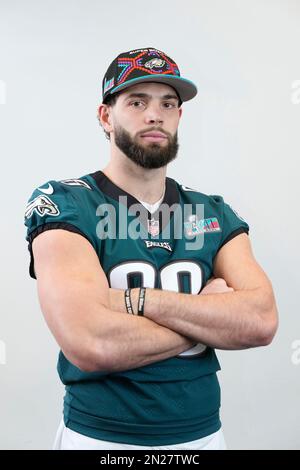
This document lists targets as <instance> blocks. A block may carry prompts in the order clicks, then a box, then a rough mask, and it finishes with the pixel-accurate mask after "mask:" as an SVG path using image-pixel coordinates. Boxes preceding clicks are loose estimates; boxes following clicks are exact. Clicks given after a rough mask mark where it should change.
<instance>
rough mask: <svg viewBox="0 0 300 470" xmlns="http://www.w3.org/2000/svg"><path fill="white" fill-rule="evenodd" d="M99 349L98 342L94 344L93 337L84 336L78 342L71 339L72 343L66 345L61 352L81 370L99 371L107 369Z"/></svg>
mask: <svg viewBox="0 0 300 470" xmlns="http://www.w3.org/2000/svg"><path fill="white" fill-rule="evenodd" d="M98 343H99V342H98ZM99 349H100V347H99V344H97V345H95V344H94V341H93V339H91V338H85V339H84V340H81V341H80V342H78V341H77V342H75V341H73V342H72V345H71V346H69V347H66V348H65V349H64V351H63V352H64V355H65V356H66V358H67V359H68V360H69V361H70V362H71V363H72V364H73V365H74V366H75V367H77V368H78V369H80V370H81V371H82V372H99V371H105V370H107V364H105V359H104V354H103V352H102V350H99Z"/></svg>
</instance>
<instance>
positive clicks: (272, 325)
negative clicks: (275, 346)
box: [257, 303, 279, 346]
mask: <svg viewBox="0 0 300 470" xmlns="http://www.w3.org/2000/svg"><path fill="white" fill-rule="evenodd" d="M278 324H279V321H278V311H277V308H276V304H275V303H274V305H273V306H272V309H271V310H270V311H269V312H268V313H267V314H266V313H265V312H264V314H263V316H261V322H260V331H259V334H258V335H257V342H258V344H257V346H269V345H270V344H271V343H272V341H273V339H274V337H275V335H276V332H277V330H278Z"/></svg>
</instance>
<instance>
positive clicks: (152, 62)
mask: <svg viewBox="0 0 300 470" xmlns="http://www.w3.org/2000/svg"><path fill="white" fill-rule="evenodd" d="M165 63H166V61H165V60H163V59H159V58H158V57H155V59H151V60H148V62H146V63H145V64H144V67H147V69H153V68H154V67H163V66H164V65H165Z"/></svg>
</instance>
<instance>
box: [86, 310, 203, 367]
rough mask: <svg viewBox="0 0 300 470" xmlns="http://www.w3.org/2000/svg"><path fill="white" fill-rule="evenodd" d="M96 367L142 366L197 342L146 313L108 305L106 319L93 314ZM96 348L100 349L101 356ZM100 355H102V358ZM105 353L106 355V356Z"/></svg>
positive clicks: (184, 349) (176, 353)
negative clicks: (144, 315) (100, 318)
mask: <svg viewBox="0 0 300 470" xmlns="http://www.w3.org/2000/svg"><path fill="white" fill-rule="evenodd" d="M92 323H93V338H94V343H93V344H94V345H95V347H93V351H94V353H93V354H94V365H93V366H92V368H93V370H97V369H98V370H106V371H109V372H116V371H122V370H128V369H134V368H137V367H142V366H145V365H147V364H152V363H154V362H158V361H162V360H164V359H168V358H171V357H174V356H177V355H178V354H180V353H181V352H183V351H187V350H188V349H190V348H191V347H192V346H194V344H195V342H194V341H193V340H191V339H189V338H186V337H185V336H184V335H182V334H180V333H177V332H175V331H172V330H170V329H168V328H167V327H164V326H163V325H158V324H156V323H155V322H154V321H152V320H151V319H148V318H144V317H136V316H133V315H128V314H127V313H125V312H120V311H114V310H110V309H106V321H105V323H104V322H103V318H102V320H101V321H99V320H97V315H95V316H94V321H93V322H92ZM97 351H101V353H100V354H99V356H98V355H97ZM98 357H99V358H102V359H101V360H100V361H99V359H98ZM103 357H104V359H103Z"/></svg>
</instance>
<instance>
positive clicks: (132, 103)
mask: <svg viewBox="0 0 300 470" xmlns="http://www.w3.org/2000/svg"><path fill="white" fill-rule="evenodd" d="M136 103H142V101H132V102H131V103H130V106H131V105H135V104H136ZM137 107H138V106H134V108H137Z"/></svg>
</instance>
